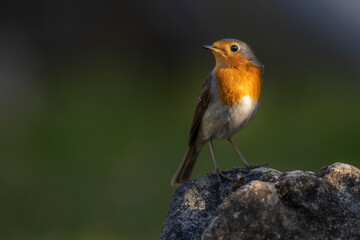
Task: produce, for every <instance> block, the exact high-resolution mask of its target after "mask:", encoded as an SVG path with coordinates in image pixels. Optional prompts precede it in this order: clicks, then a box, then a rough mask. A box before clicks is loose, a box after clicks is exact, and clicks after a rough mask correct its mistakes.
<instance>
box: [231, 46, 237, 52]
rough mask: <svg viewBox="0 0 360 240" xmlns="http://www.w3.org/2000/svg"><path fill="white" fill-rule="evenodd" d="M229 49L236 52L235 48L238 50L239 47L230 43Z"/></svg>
mask: <svg viewBox="0 0 360 240" xmlns="http://www.w3.org/2000/svg"><path fill="white" fill-rule="evenodd" d="M230 50H231V51H232V52H236V51H237V50H239V47H238V46H237V45H232V46H231V47H230Z"/></svg>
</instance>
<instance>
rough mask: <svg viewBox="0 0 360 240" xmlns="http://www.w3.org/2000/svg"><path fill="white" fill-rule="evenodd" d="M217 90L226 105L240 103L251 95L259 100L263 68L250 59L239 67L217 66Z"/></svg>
mask: <svg viewBox="0 0 360 240" xmlns="http://www.w3.org/2000/svg"><path fill="white" fill-rule="evenodd" d="M215 74H216V79H217V90H218V93H219V95H220V99H221V101H222V102H223V103H224V104H226V105H234V104H236V103H238V102H239V101H240V100H241V99H242V98H243V97H244V96H246V95H249V96H250V97H251V98H252V99H253V100H255V101H258V100H259V99H260V97H261V89H262V70H261V68H260V67H256V66H254V65H253V64H252V63H251V62H249V61H247V60H246V61H243V62H242V63H241V66H239V67H238V68H215Z"/></svg>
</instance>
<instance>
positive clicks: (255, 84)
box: [200, 71, 262, 140]
mask: <svg viewBox="0 0 360 240" xmlns="http://www.w3.org/2000/svg"><path fill="white" fill-rule="evenodd" d="M221 74H222V76H228V77H229V78H228V79H227V80H228V81H226V79H222V80H220V81H219V77H218V76H219V74H217V73H216V72H215V71H214V72H213V75H214V77H213V80H212V83H211V91H212V95H213V100H212V103H211V104H210V105H209V107H208V109H207V110H206V112H205V114H204V117H203V120H202V126H201V134H200V136H201V138H202V139H203V140H208V139H226V138H230V137H232V136H233V135H234V134H235V133H236V132H238V131H240V130H241V129H242V128H243V127H244V126H245V125H246V124H247V123H248V122H249V121H250V120H251V119H252V118H253V117H254V115H255V113H256V111H257V108H258V106H259V99H260V96H261V87H262V79H261V72H259V75H258V77H256V76H251V77H250V74H248V76H246V75H245V76H246V77H247V79H246V78H245V80H244V78H243V79H240V78H238V77H239V76H234V75H235V74H236V73H234V72H231V71H224V72H223V73H220V75H221Z"/></svg>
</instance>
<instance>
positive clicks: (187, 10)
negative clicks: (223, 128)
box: [0, 0, 360, 240]
mask: <svg viewBox="0 0 360 240" xmlns="http://www.w3.org/2000/svg"><path fill="white" fill-rule="evenodd" d="M339 4H340V3H338V1H335V0H328V1H325V0H321V1H320V0H318V1H271V2H268V1H238V2H235V1H229V0H226V1H208V0H206V1H205V0H201V1H197V2H194V1H190V0H187V1H152V2H143V1H132V2H124V1H107V2H106V3H105V2H98V3H94V2H88V1H47V2H46V1H31V2H29V1H24V0H23V1H16V2H10V1H8V2H6V3H4V5H3V7H2V9H1V10H0V20H1V24H0V111H1V113H2V114H1V116H2V117H1V118H0V133H1V138H0V190H1V194H0V212H1V214H0V228H1V229H0V238H1V239H70V240H71V239H80V240H83V239H84V240H85V239H90V240H92V239H105V240H108V239H109V240H110V239H157V238H158V236H159V233H160V231H161V227H162V223H163V221H164V219H165V217H166V214H167V211H168V209H169V206H170V202H171V198H172V193H173V191H174V190H175V188H174V187H171V186H170V179H171V177H172V175H173V173H174V172H175V170H176V169H177V167H178V164H179V163H180V161H181V159H182V157H183V154H184V153H185V150H186V147H187V140H188V133H189V128H190V124H191V121H192V115H193V111H194V109H195V104H196V100H197V97H198V93H199V91H200V88H201V84H202V82H203V80H204V79H205V77H206V76H207V74H208V73H209V71H211V69H212V68H213V66H214V62H215V61H214V59H213V56H212V55H211V54H210V53H209V52H207V51H205V50H203V49H202V48H201V46H202V45H204V44H211V43H212V42H214V41H216V40H218V39H221V38H229V37H231V38H238V39H241V40H243V41H245V42H247V43H248V44H249V45H251V46H252V48H253V50H254V52H255V53H256V55H257V56H258V58H259V59H260V61H261V62H262V63H263V64H264V65H265V82H264V91H263V97H262V103H261V106H260V109H259V112H258V114H257V116H256V117H255V119H254V120H253V121H252V122H251V124H249V125H248V126H247V127H246V128H245V129H244V130H243V131H241V133H239V134H237V135H236V136H235V138H234V139H235V142H236V143H237V145H238V147H239V148H240V150H241V151H242V153H243V154H244V155H245V157H246V159H247V160H248V161H249V162H252V163H254V164H259V163H263V162H268V163H270V167H272V168H276V169H278V170H281V171H291V170H296V169H301V170H309V171H317V170H318V169H320V168H321V167H323V166H326V165H329V164H332V163H334V162H337V161H342V162H346V163H349V164H353V165H355V166H357V167H359V166H360V161H359V157H358V153H359V135H360V128H359V122H360V112H359V103H360V81H359V80H360V68H359V67H360V66H359V65H360V64H359V63H360V47H359V44H358V43H359V42H360V17H359V15H358V13H357V10H356V9H359V7H360V4H359V2H357V1H348V2H346V3H341V5H339ZM214 147H215V154H216V156H217V159H218V163H219V164H220V167H221V168H222V169H227V168H231V167H235V166H242V165H241V161H240V159H239V158H238V156H237V155H236V153H235V151H234V150H233V149H232V147H231V146H230V144H228V143H227V142H225V141H222V142H221V141H220V142H215V143H214ZM209 171H213V163H212V159H211V155H210V152H209V149H208V148H207V147H206V148H204V150H203V151H202V152H201V154H200V157H199V159H198V163H197V165H196V167H195V171H194V176H193V177H194V178H196V177H201V176H203V175H204V174H206V173H207V172H209Z"/></svg>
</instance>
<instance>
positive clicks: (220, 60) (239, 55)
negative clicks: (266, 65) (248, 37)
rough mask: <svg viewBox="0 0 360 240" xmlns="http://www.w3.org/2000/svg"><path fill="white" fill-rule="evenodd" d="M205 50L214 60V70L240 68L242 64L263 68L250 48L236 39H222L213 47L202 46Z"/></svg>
mask: <svg viewBox="0 0 360 240" xmlns="http://www.w3.org/2000/svg"><path fill="white" fill-rule="evenodd" d="M203 47H204V48H205V49H208V50H210V51H212V52H213V53H214V55H215V59H216V68H240V67H242V66H243V65H244V63H249V62H250V63H252V64H253V65H254V66H256V67H260V68H263V65H262V64H261V62H260V61H259V60H258V59H257V58H256V56H255V54H254V53H253V52H252V51H251V48H250V47H249V46H248V45H247V44H246V43H244V42H242V41H240V40H237V39H222V40H219V41H216V42H215V43H213V45H204V46H203Z"/></svg>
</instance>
